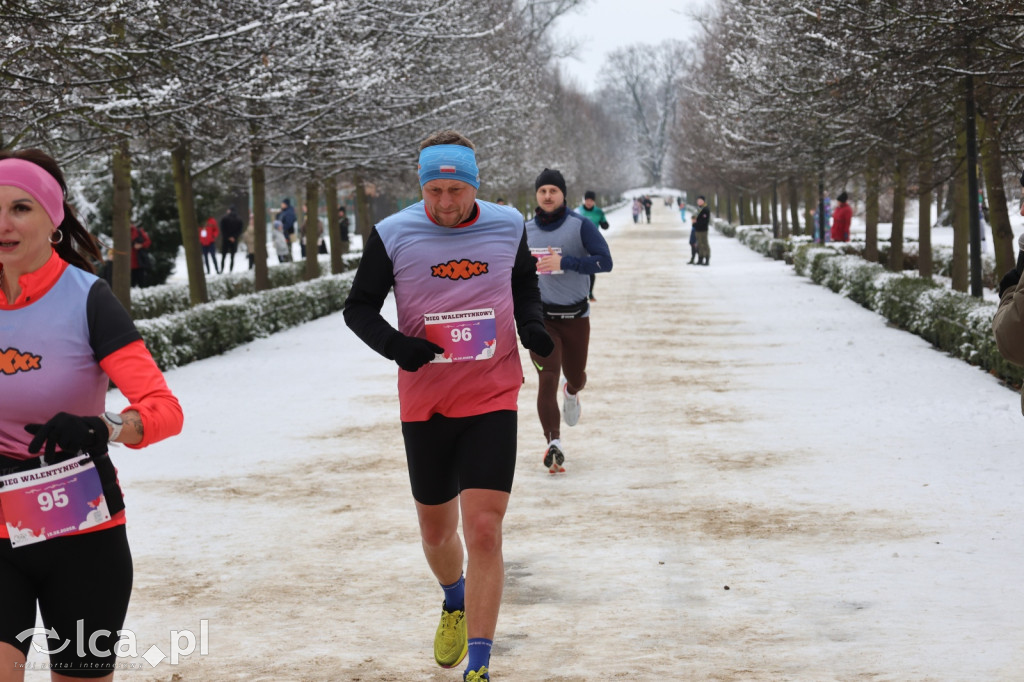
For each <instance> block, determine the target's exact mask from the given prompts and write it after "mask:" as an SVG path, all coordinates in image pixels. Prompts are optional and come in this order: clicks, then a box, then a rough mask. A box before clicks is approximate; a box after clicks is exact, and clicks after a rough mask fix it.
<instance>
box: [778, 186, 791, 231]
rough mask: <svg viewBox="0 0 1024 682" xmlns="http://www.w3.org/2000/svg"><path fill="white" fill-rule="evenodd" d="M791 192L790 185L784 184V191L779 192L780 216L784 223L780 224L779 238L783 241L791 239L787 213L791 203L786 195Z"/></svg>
mask: <svg viewBox="0 0 1024 682" xmlns="http://www.w3.org/2000/svg"><path fill="white" fill-rule="evenodd" d="M788 192H789V183H788V182H787V183H784V184H783V186H782V191H781V192H779V214H780V215H781V216H782V221H781V222H780V223H779V236H780V237H781V238H782V239H786V238H788V237H789V218H788V216H787V215H786V211H787V210H788V209H789V202H788V201H786V195H787V193H788Z"/></svg>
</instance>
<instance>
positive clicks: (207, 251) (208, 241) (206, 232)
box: [199, 218, 220, 275]
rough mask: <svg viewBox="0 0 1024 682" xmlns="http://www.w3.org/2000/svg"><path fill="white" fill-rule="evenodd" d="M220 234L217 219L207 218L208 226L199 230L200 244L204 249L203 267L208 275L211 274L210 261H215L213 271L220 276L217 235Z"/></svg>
mask: <svg viewBox="0 0 1024 682" xmlns="http://www.w3.org/2000/svg"><path fill="white" fill-rule="evenodd" d="M219 233H220V230H219V229H218V228H217V219H216V218H207V219H206V224H205V225H203V226H202V227H200V228H199V243H200V244H201V245H202V247H203V267H205V268H206V274H207V275H209V274H210V260H213V271H214V272H216V273H217V274H218V275H219V274H220V270H219V269H218V268H217V235H218V234H219ZM208 259H210V260H208Z"/></svg>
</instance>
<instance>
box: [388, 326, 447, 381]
mask: <svg viewBox="0 0 1024 682" xmlns="http://www.w3.org/2000/svg"><path fill="white" fill-rule="evenodd" d="M384 350H385V351H386V352H387V354H388V355H390V356H391V357H392V358H393V359H394V361H395V362H397V363H398V366H399V367H401V368H402V369H404V370H405V371H406V372H415V371H416V370H418V369H419V368H420V367H422V366H423V365H425V364H427V363H428V362H430V361H431V360H433V359H434V356H435V355H437V354H438V353H443V352H444V348H441V347H440V346H438V345H437V344H436V343H431V342H430V341H427V340H426V339H421V338H419V337H417V336H406V335H405V334H401V333H396V334H395V335H394V336H392V337H391V339H390V340H389V341H388V343H387V346H385V348H384Z"/></svg>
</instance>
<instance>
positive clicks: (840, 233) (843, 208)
mask: <svg viewBox="0 0 1024 682" xmlns="http://www.w3.org/2000/svg"><path fill="white" fill-rule="evenodd" d="M849 198H850V197H849V195H848V194H847V193H846V192H840V193H839V196H837V197H836V201H838V202H839V205H838V206H836V210H835V211H833V212H832V241H834V242H848V241H850V221H851V219H852V218H853V209H852V208H850V204H848V203H846V200H847V199H849Z"/></svg>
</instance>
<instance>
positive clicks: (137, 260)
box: [131, 225, 153, 287]
mask: <svg viewBox="0 0 1024 682" xmlns="http://www.w3.org/2000/svg"><path fill="white" fill-rule="evenodd" d="M131 236H132V286H133V287H144V286H146V270H147V269H148V266H149V265H150V259H151V258H152V256H151V255H150V254H149V247H150V246H152V245H153V240H152V239H150V238H149V235H148V234H146V231H145V230H143V229H142V228H141V227H136V226H135V225H132V232H131Z"/></svg>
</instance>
